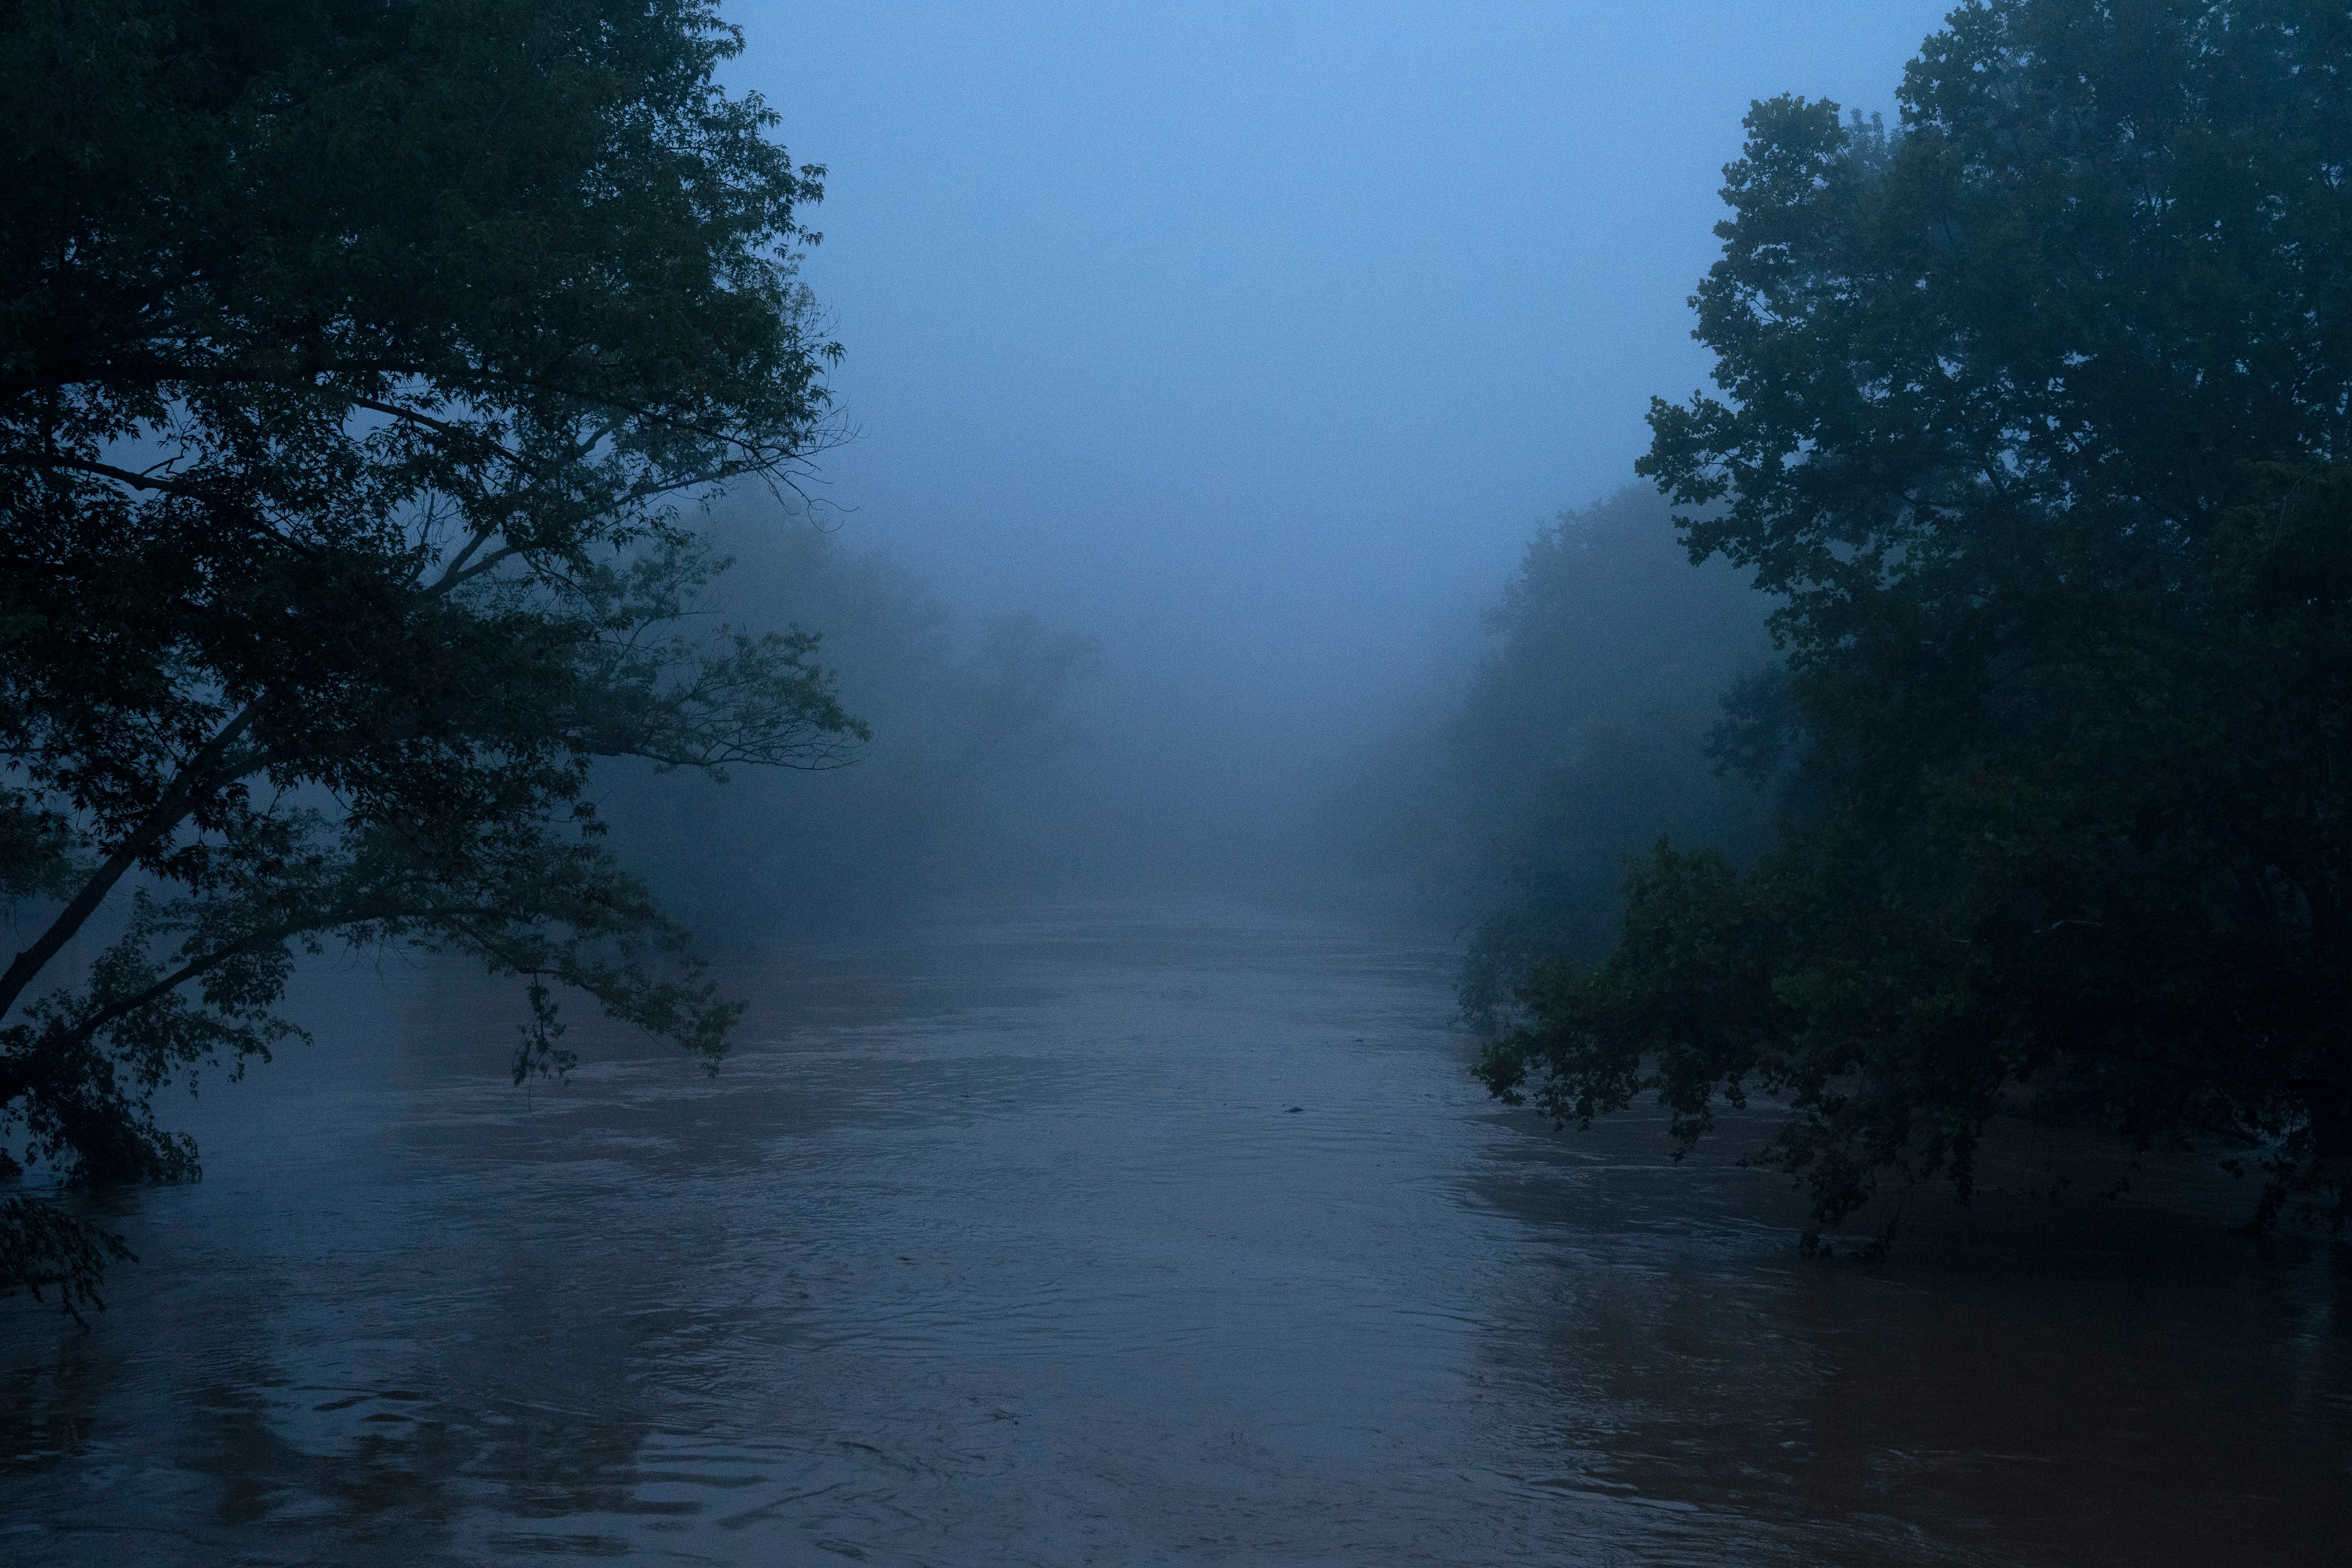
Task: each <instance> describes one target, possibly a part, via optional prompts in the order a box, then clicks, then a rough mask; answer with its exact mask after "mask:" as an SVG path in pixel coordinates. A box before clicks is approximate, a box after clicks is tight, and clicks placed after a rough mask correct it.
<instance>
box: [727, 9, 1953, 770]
mask: <svg viewBox="0 0 2352 1568" xmlns="http://www.w3.org/2000/svg"><path fill="white" fill-rule="evenodd" d="M1946 8H1947V7H1946V6H1945V5H1943V4H1940V3H1937V4H1925V3H1916V0H1870V3H1867V4H1864V3H1855V0H1844V3H1827V0H1822V3H1810V4H1808V3H1793V0H1773V3H1769V4H1767V3H1763V0H1751V3H1730V0H1719V3H1713V4H1706V3H1689V4H1640V5H1636V4H1625V3H1622V0H1621V3H1619V4H1612V5H1586V4H1551V5H1474V4H1454V5H1378V4H1371V3H1368V0H1353V3H1350V4H1344V5H1341V4H1326V5H1303V4H1301V5H1284V4H1278V3H1270V0H1259V3H1256V4H1251V5H1207V4H1190V5H1119V4H1112V3H1107V0H1094V3H1090V4H1058V5H1045V4H1034V5H981V4H966V5H925V4H912V3H907V0H891V3H889V4H881V3H874V4H861V5H839V4H831V5H827V4H806V3H773V0H772V3H761V4H752V3H746V0H737V3H735V4H733V5H730V7H729V13H728V14H729V15H730V17H731V18H732V19H734V20H735V21H737V22H738V23H740V25H741V26H742V27H743V29H744V32H745V35H746V38H747V42H748V46H749V47H748V49H747V51H746V53H745V55H744V57H743V58H741V59H740V60H738V61H737V62H735V64H734V66H733V67H732V68H730V82H731V83H732V84H733V85H735V86H738V87H753V88H757V89H759V90H760V91H761V92H762V93H763V94H764V95H766V96H767V98H768V99H769V100H770V101H771V102H772V104H773V105H774V106H775V107H776V108H777V109H778V110H781V111H782V115H783V121H784V124H783V135H784V137H785V140H786V141H787V142H788V144H789V145H790V147H791V148H792V151H793V154H794V155H795V156H796V157H799V158H803V159H805V160H809V161H813V162H817V163H824V164H826V165H828V166H829V167H830V170H831V174H830V177H829V179H828V182H827V191H828V195H827V197H826V200H825V202H824V205H823V206H822V207H821V208H818V209H816V211H815V212H814V213H813V214H812V217H813V219H814V222H815V223H816V225H817V226H819V227H821V228H822V229H823V230H824V234H825V240H824V245H823V247H821V248H820V249H819V250H817V251H816V252H815V253H814V255H813V256H812V257H811V258H810V260H809V264H808V267H807V272H806V276H807V278H808V280H809V282H810V283H811V284H812V285H813V286H814V289H816V290H817V292H818V294H819V295H820V297H821V298H822V299H823V300H824V303H825V305H826V307H827V308H828V310H830V312H831V314H832V316H833V319H834V323H835V335H836V336H838V337H839V338H840V339H841V340H842V342H844V343H845V345H846V346H847V349H848V358H847V360H846V361H845V363H844V364H843V366H842V367H841V370H840V372H839V373H838V375H837V376H836V378H835V385H836V387H837V389H838V391H839V394H840V395H841V398H842V403H843V406H844V408H845V412H846V414H847V416H848V417H849V418H850V420H851V421H852V422H853V423H854V424H855V425H856V427H857V428H858V430H859V431H860V433H861V434H860V438H859V439H858V440H857V441H856V444H854V445H853V446H851V447H848V448H847V449H845V450H842V451H837V452H835V453H833V454H831V455H830V456H829V457H828V458H826V459H825V463H824V477H825V479H826V480H827V486H826V491H825V493H826V494H827V495H828V496H829V497H830V499H831V500H834V501H835V502H836V503H837V504H838V505H840V506H841V507H842V508H844V509H845V513H846V515H845V520H844V521H845V536H846V537H847V539H849V540H850V541H851V542H855V543H857V544H861V545H864V544H884V545H887V546H888V547H889V548H890V549H892V550H893V551H894V552H896V553H898V555H899V556H900V557H901V558H902V559H904V560H906V561H907V562H908V563H909V564H911V565H914V566H916V567H917V568H919V570H921V571H922V572H923V573H925V574H927V575H929V576H930V577H932V578H933V579H934V580H935V581H937V582H939V583H940V584H941V585H942V586H943V587H945V588H947V589H948V590H949V591H950V592H951V593H955V594H958V595H963V596H966V597H968V598H969V599H971V600H972V601H973V602H976V603H979V604H982V605H992V606H1005V605H1035V606H1036V607H1038V608H1040V609H1042V610H1044V611H1045V612H1046V613H1047V614H1048V615H1050V616H1053V617H1054V618H1055V619H1056V620H1060V621H1063V622H1066V623H1076V624H1084V625H1087V626H1092V627H1094V628H1096V629H1097V630H1099V631H1101V632H1103V633H1104V634H1105V636H1106V637H1107V639H1108V643H1109V645H1110V646H1109V652H1110V657H1111V662H1112V666H1113V668H1114V670H1118V669H1121V668H1125V669H1129V670H1134V669H1142V668H1150V669H1152V670H1157V671H1161V672H1164V674H1165V677H1166V680H1167V684H1168V687H1169V696H1168V700H1170V701H1171V702H1177V701H1182V702H1186V703H1189V704H1191V705H1192V706H1193V707H1195V708H1201V707H1206V708H1210V709H1224V710H1230V711H1231V713H1232V715H1233V717H1234V721H1235V722H1236V723H1237V724H1238V725H1239V726H1240V727H1241V728H1242V729H1244V730H1246V731H1254V732H1255V731H1263V730H1265V728H1266V727H1268V726H1274V727H1281V726H1286V725H1294V724H1295V725H1297V726H1298V727H1299V732H1300V736H1301V739H1302V741H1304V740H1307V739H1309V738H1311V733H1312V732H1313V731H1317V730H1318V727H1319V728H1320V729H1322V730H1324V731H1329V730H1330V729H1332V728H1333V727H1334V726H1341V725H1344V724H1346V723H1348V722H1351V721H1354V719H1355V718H1357V717H1358V716H1360V715H1361V714H1363V713H1365V712H1367V711H1370V710H1371V709H1372V708H1373V707H1375V706H1377V704H1378V703H1379V702H1380V701H1381V700H1382V693H1383V692H1384V691H1386V690H1391V689H1393V688H1394V686H1395V684H1396V682H1397V681H1399V680H1400V679H1405V678H1407V677H1408V676H1409V675H1410V674H1411V673H1412V671H1413V670H1414V669H1415V668H1418V667H1419V665H1420V664H1421V662H1422V661H1423V660H1424V659H1425V658H1426V657H1427V647H1428V643H1429V637H1430V627H1431V626H1432V624H1433V616H1439V615H1440V614H1441V613H1443V614H1445V615H1452V616H1456V617H1457V618H1458V617H1460V616H1462V615H1463V613H1464V610H1463V607H1464V606H1466V605H1473V604H1475V602H1477V601H1478V600H1482V599H1484V598H1486V597H1488V596H1490V595H1492V593H1493V592H1494V590H1495V589H1496V587H1497V586H1498V585H1499V584H1500V581H1501V578H1502V576H1503V574H1505V573H1506V572H1507V570H1508V568H1509V566H1510V564H1511V563H1512V561H1513V560H1514V559H1515V558H1516V556H1517V552H1518V550H1519V547H1520V545H1521V544H1522V542H1524V541H1525V539H1526V538H1527V536H1528V531H1529V530H1530V529H1531V528H1533V527H1534V526H1535V525H1536V524H1537V523H1538V521H1540V520H1541V519H1543V518H1544V517H1546V516H1548V515H1549V513H1550V512H1552V511H1553V510H1557V509H1558V508H1559V507H1561V506H1563V505H1569V504H1576V503H1580V502H1583V501H1586V500H1591V499H1593V498H1595V497H1597V496H1600V495H1602V494H1605V493H1606V492H1608V491H1609V490H1611V489H1614V488H1615V487H1616V486H1617V485H1619V484H1621V483H1622V482H1624V481H1625V480H1626V479H1630V478H1631V477H1632V475H1631V467H1630V465H1631V464H1632V461H1633V458H1634V457H1635V455H1636V454H1637V453H1638V452H1639V451H1640V450H1641V448H1642V447H1643V443H1644V426H1643V423H1642V415H1643V410H1644V408H1645V407H1646V404H1647V399H1648V397H1649V395H1651V394H1653V393H1660V394H1664V395H1669V396H1681V395H1687V394H1688V393H1689V392H1690V391H1691V390H1692V389H1693V388H1694V387H1696V385H1697V384H1699V383H1700V382H1701V381H1702V380H1703V379H1704V377H1705V374H1706V357H1705V355H1704V353H1703V351H1701V350H1700V349H1699V348H1698V346H1697V345H1696V344H1695V343H1693V342H1691V341H1690V338H1689V330H1690V319H1689V312H1688V309H1687V307H1686V305H1685V297H1686V296H1687V295H1688V294H1689V292H1690V289H1691V286H1692V284H1693V283H1694V282H1695V281H1696V279H1697V278H1698V277H1699V275H1700V274H1701V273H1702V272H1703V271H1704V270H1705V268H1706V265H1707V263H1708V261H1709V260H1710V259H1712V258H1713V255H1714V253H1715V247H1716V244H1717V241H1716V240H1715V238H1714V237H1713V235H1712V234H1711V233H1710V228H1711V226H1712V225H1713V224H1714V223H1715V222H1716V221H1717V217H1718V216H1720V215H1721V208H1720V204H1719V199H1718V197H1717V187H1718V186H1719V185H1720V184H1721V183H1722V182H1721V168H1722V165H1723V164H1724V163H1726V162H1727V161H1728V160H1729V159H1731V158H1733V157H1734V156H1736V155H1737V153H1738V147H1739V140H1740V132H1739V121H1740V117H1741V116H1742V114H1744V113H1745V112H1746V110H1747V108H1748V102H1749V100H1751V99H1754V98H1757V97H1760V96H1769V95H1771V94H1774V93H1778V92H1783V91H1796V92H1802V93H1805V94H1808V95H1815V96H1828V97H1830V98H1833V99H1835V100H1838V101H1839V102H1841V103H1843V104H1847V105H1849V106H1853V107H1858V108H1861V109H1863V110H1874V109H1875V110H1889V111H1891V110H1892V108H1893V104H1894V90H1895V83H1896V82H1897V80H1898V79H1899V77H1900V74H1901V69H1902V66H1903V63H1904V61H1905V60H1906V59H1907V58H1910V57H1911V56H1912V55H1913V54H1914V53H1915V52H1916V49H1917V47H1918V45H1919V42H1920V40H1921V39H1922V38H1923V37H1925V36H1926V35H1927V33H1928V32H1929V31H1931V30H1932V29H1933V28H1934V27H1935V26H1937V24H1938V22H1939V20H1940V18H1941V16H1942V14H1943V12H1944V11H1945V9H1946Z"/></svg>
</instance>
